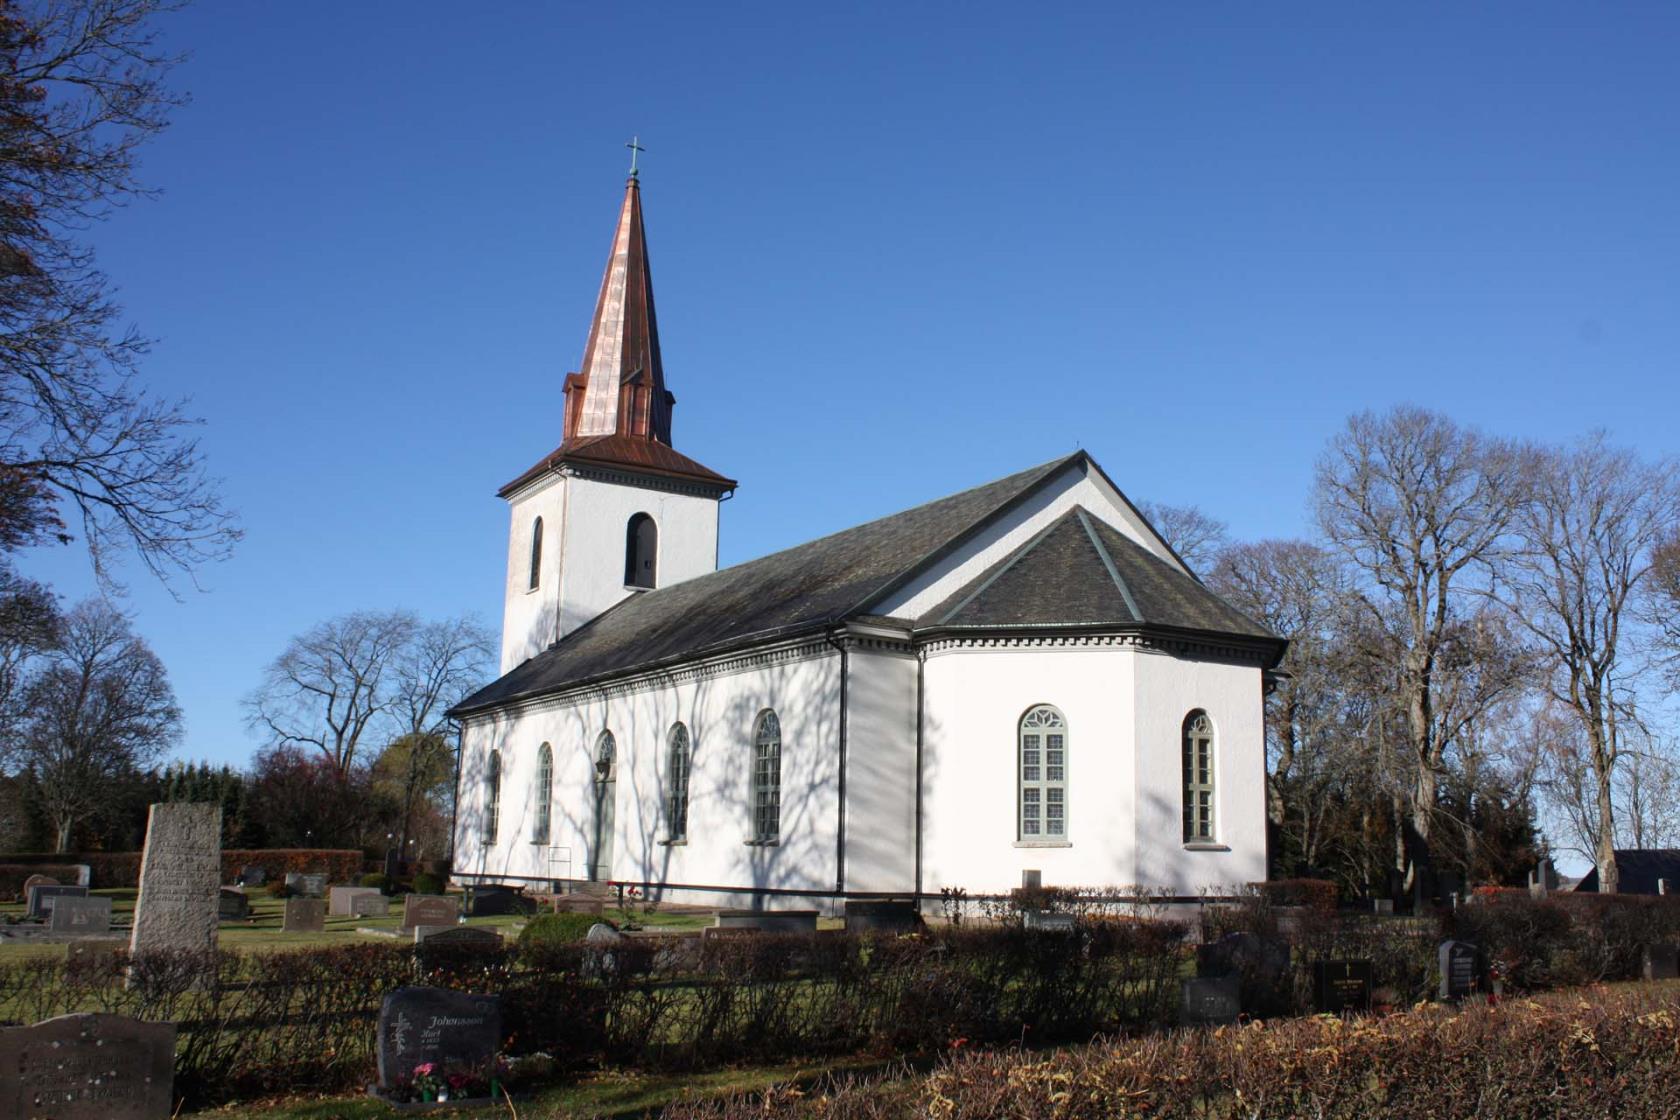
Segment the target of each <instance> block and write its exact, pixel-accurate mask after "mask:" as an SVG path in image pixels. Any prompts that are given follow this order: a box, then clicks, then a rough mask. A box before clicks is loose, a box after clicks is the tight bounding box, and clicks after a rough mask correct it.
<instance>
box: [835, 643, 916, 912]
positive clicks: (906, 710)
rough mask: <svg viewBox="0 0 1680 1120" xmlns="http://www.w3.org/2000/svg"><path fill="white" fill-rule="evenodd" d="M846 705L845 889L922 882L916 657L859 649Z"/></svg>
mask: <svg viewBox="0 0 1680 1120" xmlns="http://www.w3.org/2000/svg"><path fill="white" fill-rule="evenodd" d="M848 666H849V670H848V674H847V679H848V684H847V691H846V708H847V712H848V716H847V719H848V723H847V727H846V743H847V748H846V889H847V890H848V891H862V892H870V893H883V894H884V893H905V892H909V891H913V890H915V887H916V846H915V832H916V659H915V657H914V656H913V655H911V654H910V653H908V652H903V653H899V652H891V651H885V650H877V649H870V648H867V647H858V648H854V649H852V651H851V652H850V654H849V662H848Z"/></svg>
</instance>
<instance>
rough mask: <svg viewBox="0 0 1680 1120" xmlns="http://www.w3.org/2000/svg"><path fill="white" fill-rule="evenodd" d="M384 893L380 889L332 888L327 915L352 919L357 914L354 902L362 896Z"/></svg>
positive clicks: (328, 898) (329, 889)
mask: <svg viewBox="0 0 1680 1120" xmlns="http://www.w3.org/2000/svg"><path fill="white" fill-rule="evenodd" d="M382 893H383V892H382V891H380V890H379V888H378V887H330V888H328V890H327V913H328V914H331V915H332V916H333V917H335V918H349V917H352V916H354V915H355V913H356V911H355V908H354V907H353V906H352V905H351V903H352V900H354V899H356V898H359V897H361V896H362V895H370V894H372V895H377V894H382Z"/></svg>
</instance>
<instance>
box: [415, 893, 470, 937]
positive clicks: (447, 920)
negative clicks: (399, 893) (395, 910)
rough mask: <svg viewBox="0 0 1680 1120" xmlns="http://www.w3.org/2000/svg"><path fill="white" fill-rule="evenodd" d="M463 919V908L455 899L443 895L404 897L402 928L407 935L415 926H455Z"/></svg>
mask: <svg viewBox="0 0 1680 1120" xmlns="http://www.w3.org/2000/svg"><path fill="white" fill-rule="evenodd" d="M460 917H461V907H460V904H458V903H457V902H456V901H455V900H454V899H453V898H450V897H448V896H447V895H441V894H410V895H404V896H403V913H402V928H403V931H404V932H405V933H406V932H408V931H411V930H413V929H414V927H415V926H448V925H454V924H455V923H456V922H457V921H459V920H460Z"/></svg>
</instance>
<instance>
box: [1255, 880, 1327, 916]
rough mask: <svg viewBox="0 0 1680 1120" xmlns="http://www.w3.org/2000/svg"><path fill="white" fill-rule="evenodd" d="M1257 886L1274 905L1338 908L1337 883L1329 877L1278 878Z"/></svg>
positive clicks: (1323, 908)
mask: <svg viewBox="0 0 1680 1120" xmlns="http://www.w3.org/2000/svg"><path fill="white" fill-rule="evenodd" d="M1255 887H1256V888H1257V889H1258V890H1259V892H1260V894H1261V895H1262V896H1264V897H1265V899H1266V901H1267V902H1269V903H1271V904H1272V905H1273V906H1304V907H1307V908H1308V909H1310V910H1319V911H1326V912H1328V911H1332V910H1334V909H1336V897H1337V895H1336V884H1335V883H1332V882H1330V881H1329V880H1327V879H1276V880H1273V881H1272V882H1268V883H1256V884H1255Z"/></svg>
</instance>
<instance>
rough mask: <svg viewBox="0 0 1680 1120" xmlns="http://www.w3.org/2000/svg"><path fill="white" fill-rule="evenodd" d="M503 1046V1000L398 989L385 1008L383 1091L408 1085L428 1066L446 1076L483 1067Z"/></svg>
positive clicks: (381, 1047)
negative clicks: (457, 1070)
mask: <svg viewBox="0 0 1680 1120" xmlns="http://www.w3.org/2000/svg"><path fill="white" fill-rule="evenodd" d="M501 1044H502V1010H501V999H500V997H498V996H470V995H466V994H465V993H463V992H452V991H447V990H445V989H443V988H398V989H397V990H396V991H394V992H392V993H391V994H390V995H388V996H386V997H385V1002H384V1003H382V1004H381V1005H380V1007H379V1054H378V1062H379V1087H380V1088H381V1089H385V1090H390V1089H395V1088H398V1087H399V1086H403V1085H406V1084H408V1083H409V1082H410V1081H411V1080H412V1079H413V1077H414V1067H415V1066H418V1065H421V1064H422V1063H425V1062H435V1063H437V1064H438V1066H439V1068H440V1069H441V1070H448V1069H449V1068H451V1067H456V1068H458V1067H472V1066H479V1065H483V1064H484V1063H485V1062H488V1061H489V1060H490V1059H491V1058H492V1057H494V1056H495V1054H496V1051H497V1049H499V1048H500V1046H501Z"/></svg>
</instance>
